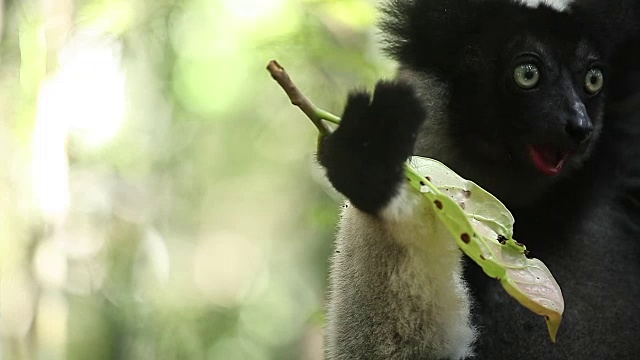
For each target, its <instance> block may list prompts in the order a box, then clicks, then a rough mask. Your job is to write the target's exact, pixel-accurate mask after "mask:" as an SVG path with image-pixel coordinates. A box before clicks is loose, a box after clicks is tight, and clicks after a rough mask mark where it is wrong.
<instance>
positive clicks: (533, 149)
mask: <svg viewBox="0 0 640 360" xmlns="http://www.w3.org/2000/svg"><path fill="white" fill-rule="evenodd" d="M528 150H529V156H531V160H532V161H533V164H534V165H535V166H536V168H538V170H540V171H542V173H543V174H545V175H548V176H556V175H558V173H560V170H562V167H563V166H564V163H565V161H566V160H567V158H568V157H569V155H571V153H572V151H560V150H558V149H554V148H553V147H552V146H539V145H529V146H528Z"/></svg>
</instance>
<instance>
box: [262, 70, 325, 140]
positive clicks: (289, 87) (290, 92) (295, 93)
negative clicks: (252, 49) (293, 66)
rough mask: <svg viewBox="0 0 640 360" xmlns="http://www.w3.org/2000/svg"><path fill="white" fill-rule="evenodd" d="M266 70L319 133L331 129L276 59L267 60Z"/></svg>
mask: <svg viewBox="0 0 640 360" xmlns="http://www.w3.org/2000/svg"><path fill="white" fill-rule="evenodd" d="M267 71H269V73H270V74H271V77H272V78H273V79H274V80H275V81H276V82H278V84H279V85H280V87H282V90H284V92H285V93H286V94H287V96H288V97H289V100H291V103H292V104H293V105H295V106H297V107H298V108H299V109H300V110H302V112H303V113H305V115H307V117H308V118H309V119H310V120H311V121H312V122H313V124H314V125H315V126H316V127H317V128H318V131H320V134H322V135H327V134H329V133H331V129H329V127H328V126H327V125H326V124H325V123H324V122H322V117H321V116H319V115H318V112H319V109H318V108H317V107H316V106H315V105H314V104H313V103H312V102H311V100H309V99H308V98H307V97H306V96H304V94H303V93H302V92H301V91H300V89H298V87H297V86H296V85H295V84H294V83H293V80H291V78H290V77H289V74H287V71H286V70H285V69H284V68H283V67H282V65H280V64H279V63H278V61H276V60H271V61H269V65H267Z"/></svg>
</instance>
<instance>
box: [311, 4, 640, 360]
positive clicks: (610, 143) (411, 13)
mask: <svg viewBox="0 0 640 360" xmlns="http://www.w3.org/2000/svg"><path fill="white" fill-rule="evenodd" d="M383 12H384V14H385V17H384V19H383V21H382V24H381V28H382V30H383V31H384V32H385V34H386V40H385V44H386V48H387V50H388V52H389V54H390V55H391V56H392V57H394V58H395V59H396V60H398V62H399V63H400V64H401V65H402V67H403V68H404V69H409V70H410V71H412V72H413V73H427V74H429V75H433V76H435V77H436V78H437V79H438V80H440V81H442V82H443V83H445V84H446V85H447V87H448V88H449V90H450V91H449V93H448V100H449V105H448V107H447V108H446V110H447V115H448V118H449V121H450V125H451V126H450V127H449V129H448V132H447V133H446V137H447V139H442V140H443V141H444V140H446V141H447V142H450V143H452V144H453V148H454V149H455V152H456V153H457V154H454V155H455V156H454V155H452V157H451V158H450V159H447V161H445V163H447V164H448V165H450V166H451V167H452V168H453V169H454V170H456V171H458V172H459V173H460V174H461V175H463V176H465V177H467V178H470V179H472V180H474V181H476V182H478V183H479V184H480V185H481V186H483V187H485V188H487V189H488V190H489V191H491V192H492V193H494V194H496V195H498V196H499V197H500V198H501V200H503V201H505V202H506V204H507V206H508V207H509V208H510V209H511V210H512V211H513V212H514V215H515V217H516V219H517V222H516V225H515V226H516V227H515V238H516V239H518V240H519V241H521V242H523V243H525V244H527V247H528V248H529V250H530V254H531V255H532V256H535V257H538V258H540V259H542V260H543V261H544V262H545V263H546V264H547V265H548V267H549V268H550V269H551V271H552V273H553V274H554V275H555V277H556V279H557V280H558V282H559V284H560V285H561V287H562V289H563V293H564V297H565V302H566V311H565V317H564V321H563V324H562V326H561V328H560V332H559V334H558V342H557V344H551V343H550V341H549V338H548V333H547V330H546V328H545V327H544V321H543V320H542V319H541V318H540V317H539V316H536V315H534V314H532V313H530V312H529V311H528V310H526V309H524V308H522V307H521V306H520V305H518V304H517V303H516V302H515V301H514V300H513V299H511V298H510V297H509V296H508V295H507V294H506V293H505V292H504V290H503V289H502V288H501V287H500V285H499V283H497V282H495V281H494V280H492V279H489V278H487V277H486V276H485V275H484V274H483V273H482V272H481V270H480V269H479V267H477V266H476V265H475V264H472V263H471V262H469V261H467V262H468V264H467V266H466V277H467V280H468V281H469V284H470V288H471V290H472V294H473V297H474V301H475V307H474V313H473V322H474V324H476V325H477V326H478V330H479V337H478V340H477V342H476V352H477V358H478V359H498V360H500V359H527V360H535V359H545V360H546V359H603V360H604V359H635V358H637V357H638V354H640V102H639V101H638V98H636V100H635V101H634V100H633V99H634V96H636V97H637V96H640V83H639V82H638V81H637V80H629V79H640V72H639V71H637V70H635V66H637V65H636V64H640V57H638V55H636V53H635V49H636V48H638V47H640V46H639V45H638V44H639V43H640V42H639V40H640V16H639V15H638V14H640V1H634V0H623V1H607V0H576V2H575V3H574V4H573V5H572V6H571V9H570V10H569V11H568V12H566V13H558V12H556V11H553V10H552V9H551V8H549V7H546V6H540V7H539V8H537V9H531V8H527V7H525V6H522V5H517V4H514V3H512V2H510V1H507V0H502V1H501V0H431V1H429V0H413V1H411V0H391V1H389V2H388V3H387V5H385V6H384V7H383ZM528 52H538V53H540V52H542V53H543V54H542V55H541V57H543V58H545V59H546V58H553V59H555V60H554V61H555V63H552V64H543V66H548V69H547V70H549V72H550V73H553V71H554V69H555V70H557V69H564V70H563V71H565V72H564V75H563V76H556V77H554V78H553V80H554V81H553V85H549V86H551V87H550V88H549V89H551V90H550V91H547V89H546V88H544V89H543V90H544V91H539V92H538V93H533V94H532V93H528V94H523V93H522V92H521V91H519V90H518V89H513V88H510V86H512V84H511V83H509V80H510V78H509V76H510V73H509V72H508V71H509V70H510V69H512V65H513V64H512V61H513V59H514V56H515V57H517V56H518V54H521V53H528ZM592 65H595V66H597V67H599V68H602V69H603V70H604V72H605V79H606V80H605V82H606V88H605V89H604V90H603V91H602V92H601V93H599V94H598V95H595V96H594V95H589V94H585V93H582V92H580V91H577V93H576V94H574V95H575V96H577V97H578V98H579V99H580V101H581V102H582V103H583V104H584V106H585V108H586V111H587V112H588V115H589V118H590V120H591V121H592V122H593V123H594V124H595V125H596V127H600V128H601V129H602V130H601V134H595V135H594V136H593V138H592V139H591V140H590V142H589V144H588V145H587V146H586V147H585V149H581V150H580V151H581V154H580V156H579V157H577V158H576V160H575V161H574V163H573V164H572V166H571V169H569V170H570V171H565V172H564V174H563V175H562V176H558V177H556V178H553V179H550V178H548V177H544V176H541V175H540V174H539V173H537V172H536V170H535V169H533V168H532V167H531V165H530V164H529V163H528V159H527V157H526V155H525V154H524V153H523V152H522V150H521V148H522V147H523V145H525V144H529V143H535V142H538V141H550V142H552V143H553V144H554V145H557V146H564V145H563V144H564V141H565V137H566V134H564V133H563V131H565V130H564V129H565V127H564V126H561V125H563V124H562V121H563V116H564V115H562V114H561V112H562V109H563V107H564V106H565V105H566V104H567V101H574V100H575V96H573V95H572V96H573V97H570V98H568V97H567V96H566V93H567V92H570V91H573V90H574V89H579V88H580V87H579V84H580V81H581V80H580V76H582V74H583V73H584V70H585V68H587V67H588V66H592ZM558 71H560V70H558ZM558 83H560V84H561V85H558ZM545 85H547V84H545V83H544V82H543V83H542V86H545ZM395 86H397V85H395ZM608 91H610V93H611V95H612V96H611V97H610V99H609V100H608V102H607V99H606V96H605V94H606V93H607V92H608ZM389 93H391V94H392V96H388V97H381V99H385V100H384V101H383V102H384V103H385V104H387V105H391V104H393V105H397V104H405V105H403V106H385V107H382V106H380V107H376V110H375V111H374V110H372V108H374V104H375V103H376V97H375V96H374V100H373V103H372V104H371V106H370V107H368V108H367V105H369V97H368V96H367V95H366V94H362V93H358V94H357V95H352V96H351V97H350V100H349V104H352V106H353V107H354V109H353V110H350V109H349V108H350V105H349V104H348V105H347V109H346V110H345V115H344V117H345V119H344V120H345V123H344V124H343V125H344V126H346V125H348V124H350V123H351V124H354V125H353V126H349V128H347V130H348V131H347V132H345V134H344V135H340V129H338V131H337V132H336V134H334V135H332V136H331V137H329V138H327V139H326V140H325V142H324V143H323V147H322V148H321V151H320V153H319V158H320V161H321V163H322V164H323V165H325V166H326V167H327V169H328V174H329V178H330V180H331V181H332V183H333V184H334V186H335V187H336V188H337V189H338V190H339V191H341V192H343V193H345V195H346V196H347V197H348V198H349V199H351V200H352V201H353V202H354V204H356V206H358V207H360V208H362V209H363V210H365V211H368V212H370V213H375V212H376V211H378V210H379V209H380V208H381V207H382V206H384V204H386V203H387V202H388V201H389V199H390V198H391V197H392V196H393V195H394V194H395V192H396V191H397V185H398V184H399V182H400V181H402V174H401V167H400V166H401V161H402V160H404V158H406V156H407V155H408V154H409V149H410V148H408V147H407V146H409V144H413V143H414V141H415V140H414V135H413V134H415V131H416V129H417V127H418V125H419V124H420V121H419V120H418V119H419V118H420V116H418V115H424V114H423V113H422V111H423V110H422V109H420V108H419V106H416V101H415V99H414V98H413V96H414V95H413V92H409V90H408V89H407V90H406V93H408V99H409V100H405V102H404V103H403V99H402V98H401V97H400V96H399V92H397V91H395V90H394V91H389ZM567 99H569V100H567ZM398 110H402V111H401V112H397V111H398ZM427 110H428V109H427ZM350 113H352V114H354V116H355V117H354V118H352V119H355V120H349V119H350V118H351V114H350ZM559 113H560V114H561V115H562V116H558V114H559ZM382 115H383V116H382ZM394 115H395V116H397V118H398V119H403V121H404V119H409V123H407V124H404V123H400V122H397V121H396V122H394V123H386V125H384V126H383V125H380V126H375V127H374V126H363V124H367V123H369V122H375V123H383V122H384V121H389V119H393V118H394ZM567 116H570V115H567ZM346 120H349V122H346ZM356 125H359V126H356ZM401 125H402V126H401ZM400 127H402V128H401V129H400ZM376 129H378V130H376ZM391 129H396V130H393V131H392V130H391ZM367 144H369V146H368V147H367ZM423 155H426V156H429V155H430V154H429V153H426V154H423ZM363 179H365V180H363ZM381 326H382V325H381Z"/></svg>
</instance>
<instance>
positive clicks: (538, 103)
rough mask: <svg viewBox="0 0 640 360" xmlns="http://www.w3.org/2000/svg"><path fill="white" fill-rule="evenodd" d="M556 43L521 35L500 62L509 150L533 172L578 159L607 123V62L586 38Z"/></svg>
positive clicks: (555, 170)
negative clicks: (604, 120)
mask: <svg viewBox="0 0 640 360" xmlns="http://www.w3.org/2000/svg"><path fill="white" fill-rule="evenodd" d="M554 45H555V44H549V42H548V41H546V42H544V41H540V40H538V39H536V38H535V37H533V36H529V37H527V38H524V39H516V40H514V41H513V42H512V44H511V45H510V46H509V51H507V52H505V56H504V58H503V59H502V61H501V63H500V66H501V67H502V72H503V74H502V77H501V82H502V84H501V86H500V87H501V91H500V92H499V93H498V94H499V95H498V98H499V99H500V98H501V99H502V101H503V102H504V103H503V111H502V116H501V117H502V118H503V119H504V122H503V127H504V129H503V131H504V132H505V138H508V139H506V142H507V144H506V145H507V149H506V150H507V151H509V152H510V154H511V156H512V157H513V156H515V157H516V158H518V159H519V161H520V162H521V163H522V168H525V169H526V168H529V169H532V170H534V174H532V175H533V176H535V175H540V176H550V177H553V176H556V175H559V174H560V173H562V172H563V171H565V168H571V167H575V166H576V165H579V164H580V163H581V162H583V161H584V159H585V158H586V157H587V156H588V155H589V153H590V152H591V149H592V148H593V146H592V145H593V144H594V142H595V141H596V140H597V138H598V136H599V134H600V130H601V128H602V113H603V107H604V89H603V88H604V83H605V80H606V79H605V65H604V63H603V62H602V61H601V60H600V58H599V57H598V55H597V52H596V51H595V49H593V48H591V47H590V46H589V45H588V44H587V43H586V42H585V41H581V42H578V43H576V44H574V46H573V47H571V48H567V47H555V46H554Z"/></svg>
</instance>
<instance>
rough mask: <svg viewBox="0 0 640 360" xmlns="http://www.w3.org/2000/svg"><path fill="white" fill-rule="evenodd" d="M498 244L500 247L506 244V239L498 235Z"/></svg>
mask: <svg viewBox="0 0 640 360" xmlns="http://www.w3.org/2000/svg"><path fill="white" fill-rule="evenodd" d="M498 242H499V243H500V244H502V245H504V244H506V243H507V238H506V237H504V235H498Z"/></svg>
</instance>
